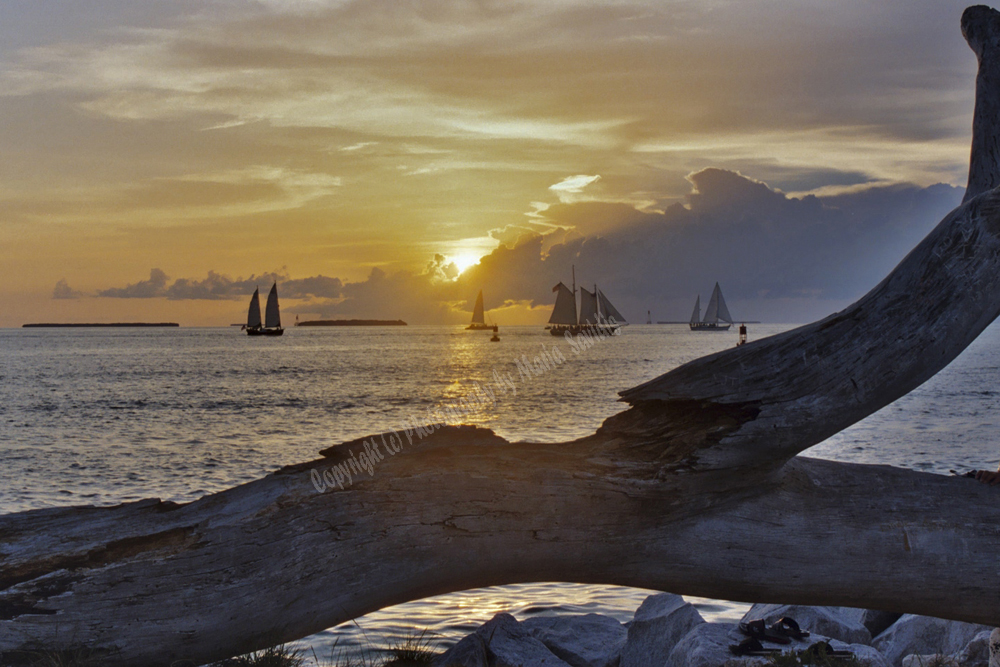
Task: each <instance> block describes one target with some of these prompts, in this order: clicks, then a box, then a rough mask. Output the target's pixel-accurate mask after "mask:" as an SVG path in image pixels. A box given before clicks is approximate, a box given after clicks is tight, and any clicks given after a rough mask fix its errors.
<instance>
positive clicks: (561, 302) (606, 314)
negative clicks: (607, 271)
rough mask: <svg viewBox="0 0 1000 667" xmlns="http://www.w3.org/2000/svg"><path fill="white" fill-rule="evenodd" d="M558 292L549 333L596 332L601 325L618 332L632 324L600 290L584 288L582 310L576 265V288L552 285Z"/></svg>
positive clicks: (574, 270) (574, 286) (582, 288)
mask: <svg viewBox="0 0 1000 667" xmlns="http://www.w3.org/2000/svg"><path fill="white" fill-rule="evenodd" d="M552 291H553V292H556V305H555V307H553V308H552V315H551V316H550V317H549V324H550V325H551V326H550V327H549V333H550V334H552V335H553V336H563V335H565V334H566V333H569V334H570V335H573V336H575V335H577V334H578V333H581V332H586V333H592V332H594V331H596V330H597V329H598V328H599V327H600V328H603V329H606V330H611V331H616V330H617V329H618V328H619V327H620V326H622V325H625V324H628V322H626V321H625V318H624V317H623V316H622V314H621V313H619V312H618V309H616V308H615V307H614V306H613V305H611V302H610V301H609V300H608V297H606V296H604V292H602V291H601V290H599V289H597V285H594V291H593V292H591V291H590V290H588V289H587V288H585V287H581V288H580V311H579V314H577V309H576V267H573V289H572V290H571V289H570V288H569V287H566V285H564V284H563V283H559V284H558V285H556V286H555V287H553V288H552Z"/></svg>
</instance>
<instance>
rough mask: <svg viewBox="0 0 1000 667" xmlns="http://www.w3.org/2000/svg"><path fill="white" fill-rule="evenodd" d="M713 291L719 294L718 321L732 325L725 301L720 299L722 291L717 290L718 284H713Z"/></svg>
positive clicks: (731, 317)
mask: <svg viewBox="0 0 1000 667" xmlns="http://www.w3.org/2000/svg"><path fill="white" fill-rule="evenodd" d="M715 291H716V292H718V293H719V319H720V320H722V321H723V322H729V323H730V324H732V323H733V316H732V315H730V314H729V308H727V307H726V300H725V299H723V298H722V290H721V289H719V283H715Z"/></svg>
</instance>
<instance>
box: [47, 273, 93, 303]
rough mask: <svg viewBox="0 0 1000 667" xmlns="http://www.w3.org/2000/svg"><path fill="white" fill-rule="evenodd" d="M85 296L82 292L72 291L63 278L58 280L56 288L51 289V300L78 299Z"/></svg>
mask: <svg viewBox="0 0 1000 667" xmlns="http://www.w3.org/2000/svg"><path fill="white" fill-rule="evenodd" d="M83 296H86V295H85V294H84V293H83V292H78V291H76V290H75V289H72V288H71V287H70V286H69V284H68V283H67V282H66V279H65V278H62V279H60V280H59V281H58V282H57V283H56V286H55V287H54V288H53V289H52V298H53V299H79V298H80V297H83Z"/></svg>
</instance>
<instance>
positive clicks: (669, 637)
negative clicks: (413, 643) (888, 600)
mask: <svg viewBox="0 0 1000 667" xmlns="http://www.w3.org/2000/svg"><path fill="white" fill-rule="evenodd" d="M782 617H791V618H794V619H795V620H796V621H797V622H798V624H799V626H800V627H801V628H802V629H803V630H808V631H809V633H810V634H809V636H808V637H806V638H804V639H801V640H792V641H791V644H788V645H779V644H776V643H768V642H764V646H766V647H768V648H780V649H782V650H785V651H788V650H795V651H798V650H802V649H805V648H807V647H808V646H810V645H811V644H814V643H815V642H818V641H824V640H825V641H828V642H829V644H830V645H831V646H832V648H834V649H836V650H847V651H850V652H851V653H852V654H853V655H854V656H855V657H856V658H857V659H858V660H859V661H860V662H862V663H867V664H869V665H871V667H929V666H930V665H935V666H936V667H988V666H989V660H990V648H989V647H990V634H991V632H992V630H993V628H991V627H989V626H985V625H974V624H971V623H962V622H958V621H946V620H942V619H938V618H931V617H928V616H916V615H912V614H905V615H900V614H890V613H887V612H880V611H872V610H865V609H854V608H850V607H806V606H795V605H763V604H758V605H754V606H753V607H752V608H751V609H750V610H749V611H748V612H747V613H746V615H745V616H744V617H743V622H749V621H753V620H757V619H764V620H765V622H766V623H767V624H768V625H770V624H771V623H773V622H774V621H777V620H778V619H780V618H782ZM998 634H1000V633H998ZM744 639H746V637H745V636H744V635H743V634H742V633H741V632H740V630H739V624H737V623H709V622H706V621H705V619H703V618H702V616H701V614H700V613H698V610H697V609H695V607H694V606H693V605H691V604H690V603H688V602H685V601H684V598H682V597H681V596H679V595H674V594H672V593H660V594H657V595H652V596H650V597H648V598H646V600H645V601H644V602H643V603H642V605H641V606H640V607H639V609H638V610H636V612H635V616H634V618H633V619H632V620H631V621H629V622H627V623H619V622H618V621H617V620H615V619H613V618H610V617H608V616H602V615H600V614H583V615H572V616H549V617H535V618H529V619H527V620H524V621H517V620H516V619H515V618H514V617H513V616H511V615H510V614H506V613H500V614H497V615H496V616H494V617H493V618H492V619H491V620H490V621H488V622H487V623H485V624H483V625H482V626H480V627H479V628H478V629H477V630H476V631H475V632H474V633H472V634H471V635H468V636H467V637H465V638H464V639H462V640H461V641H459V642H458V643H457V644H455V645H454V646H453V647H451V648H450V649H449V650H448V651H447V652H445V653H443V654H442V655H440V656H438V657H437V658H436V659H435V660H434V662H433V664H434V665H435V667H486V666H490V667H494V666H496V667H501V666H503V667H522V666H523V667H723V666H725V667H744V666H745V667H752V666H755V665H765V664H767V663H768V658H766V657H757V656H752V657H737V656H735V655H733V653H732V652H731V651H730V646H733V645H737V644H739V643H740V642H741V641H742V640H744Z"/></svg>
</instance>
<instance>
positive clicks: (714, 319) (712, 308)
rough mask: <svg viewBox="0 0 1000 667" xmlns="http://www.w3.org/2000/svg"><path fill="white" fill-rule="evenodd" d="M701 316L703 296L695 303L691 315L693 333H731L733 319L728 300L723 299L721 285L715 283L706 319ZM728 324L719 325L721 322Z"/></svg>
mask: <svg viewBox="0 0 1000 667" xmlns="http://www.w3.org/2000/svg"><path fill="white" fill-rule="evenodd" d="M700 315H701V295H700V294H699V295H698V298H697V299H695V301H694V311H693V312H692V313H691V331H729V327H731V326H732V325H733V318H732V316H731V315H730V314H729V308H727V307H726V300H725V299H723V298H722V290H721V289H720V288H719V283H715V289H714V290H712V297H711V298H710V299H709V300H708V308H706V309H705V317H700ZM720 320H721V321H722V322H725V323H726V324H719V321H720Z"/></svg>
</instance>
